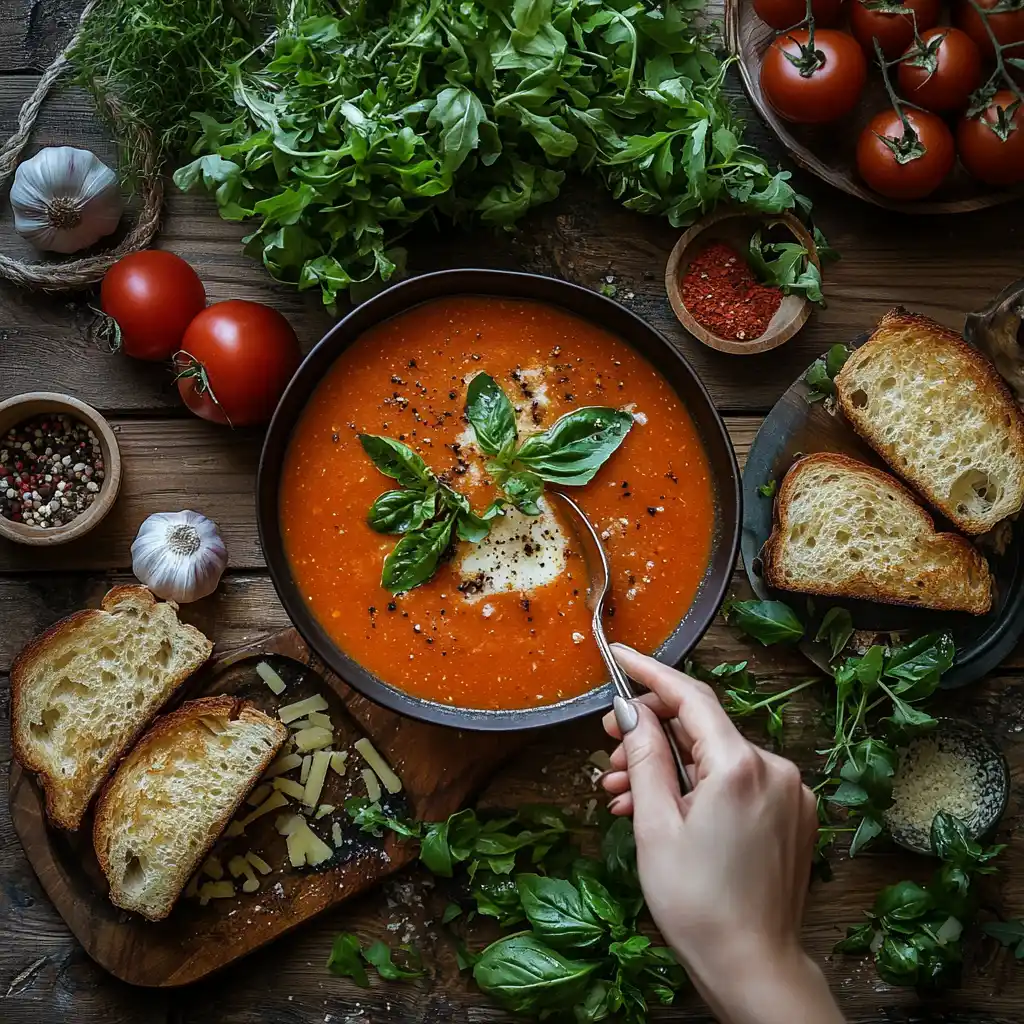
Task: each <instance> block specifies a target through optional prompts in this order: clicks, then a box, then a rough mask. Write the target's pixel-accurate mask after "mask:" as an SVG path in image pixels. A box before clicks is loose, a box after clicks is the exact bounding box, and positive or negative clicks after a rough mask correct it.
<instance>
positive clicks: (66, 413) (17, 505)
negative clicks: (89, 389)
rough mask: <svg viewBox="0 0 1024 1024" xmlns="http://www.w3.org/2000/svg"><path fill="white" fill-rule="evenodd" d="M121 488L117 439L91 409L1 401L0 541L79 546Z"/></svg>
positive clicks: (43, 396)
mask: <svg viewBox="0 0 1024 1024" xmlns="http://www.w3.org/2000/svg"><path fill="white" fill-rule="evenodd" d="M120 486H121V454H120V452H119V451H118V448H117V439H116V438H115V437H114V432H113V430H111V429H110V425H109V424H108V423H107V421H106V420H105V419H104V418H103V417H102V416H101V415H100V414H99V413H98V412H97V411H96V410H95V409H93V408H92V406H90V405H86V404H85V402H80V401H79V400H78V399H77V398H73V397H72V396H71V395H61V394H57V393H55V392H48V391H32V392H29V393H27V394H24V395H16V396H15V397H14V398H8V399H7V400H6V401H5V402H0V537H4V538H6V539H7V540H11V541H14V542H15V543H16V544H32V545H39V546H43V545H52V544H66V543H67V542H68V541H72V540H76V539H77V538H79V537H83V536H84V535H85V534H87V533H88V532H89V531H90V530H91V529H92V528H93V527H94V526H96V525H97V524H98V523H99V522H100V521H101V520H102V519H103V518H104V516H106V514H107V513H108V512H109V511H110V509H111V508H112V507H113V504H114V501H115V499H116V498H117V492H118V490H119V489H120Z"/></svg>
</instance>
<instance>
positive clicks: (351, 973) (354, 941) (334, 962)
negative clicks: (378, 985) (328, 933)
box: [327, 932, 370, 988]
mask: <svg viewBox="0 0 1024 1024" xmlns="http://www.w3.org/2000/svg"><path fill="white" fill-rule="evenodd" d="M327 969H328V970H329V971H330V972H331V973H332V974H337V975H338V976H339V977H342V978H351V979H352V980H353V981H354V982H355V983H356V984H357V985H359V986H360V987H361V988H368V987H369V984H370V979H369V978H368V977H367V976H366V968H365V967H364V966H363V960H362V957H361V956H360V945H359V937H358V936H356V935H353V934H352V933H351V932H342V933H341V934H340V935H338V936H337V937H336V938H335V940H334V944H333V945H332V946H331V955H330V957H329V958H328V960H327Z"/></svg>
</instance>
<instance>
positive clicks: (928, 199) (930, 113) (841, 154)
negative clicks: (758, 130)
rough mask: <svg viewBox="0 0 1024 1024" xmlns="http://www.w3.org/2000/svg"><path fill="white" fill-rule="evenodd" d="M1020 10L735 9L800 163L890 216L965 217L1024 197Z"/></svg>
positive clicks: (871, 3) (733, 30)
mask: <svg viewBox="0 0 1024 1024" xmlns="http://www.w3.org/2000/svg"><path fill="white" fill-rule="evenodd" d="M1008 2H1011V3H1012V0H905V2H904V3H900V0H895V2H890V0H811V2H810V3H809V4H808V3H807V2H806V0H727V3H726V19H725V30H726V41H727V43H728V46H729V48H730V50H731V51H732V52H733V53H734V54H735V55H736V56H737V57H738V58H739V61H738V63H739V68H740V74H741V77H742V79H743V83H744V85H745V87H746V89H747V92H748V94H749V96H750V99H751V102H752V103H753V104H754V106H755V107H756V108H757V110H758V112H759V113H760V114H761V116H762V117H763V118H764V120H765V121H766V122H767V123H768V125H769V127H770V128H771V129H772V130H773V131H774V132H775V134H776V135H777V136H778V138H779V140H780V141H781V142H782V143H783V145H784V146H785V147H786V148H787V150H788V151H789V152H790V154H791V155H792V157H793V159H794V160H795V161H796V162H797V163H798V164H800V166H802V167H804V168H806V169H807V170H809V171H811V172H813V173H814V174H817V175H818V176H819V177H820V178H822V179H824V180H825V181H827V182H829V183H830V184H832V185H834V186H836V187H837V188H840V189H842V190H843V191H844V192H847V193H849V194H850V195H854V196H857V197H858V198H860V199H864V200H866V201H867V202H870V203H874V204H876V205H878V206H883V207H886V208H889V209H897V210H901V211H904V212H907V213H959V212H965V211H968V210H977V209H981V208H983V207H987V206H994V205H996V204H998V203H1003V202H1007V201H1009V200H1011V199H1014V198H1018V197H1020V196H1021V195H1024V104H1022V103H1021V102H1020V96H1021V94H1022V90H1021V86H1020V84H1019V83H1020V82H1021V81H1024V75H1022V74H1021V72H1020V70H1019V69H1018V68H1017V66H1016V65H1015V64H1014V63H1013V60H1014V59H1017V58H1019V59H1021V60H1024V6H1020V7H1013V8H1012V9H1010V10H1003V8H1004V7H1005V6H1006V4H1007V3H1008ZM808 7H809V8H810V9H809V10H808ZM990 9H994V10H992V11H991V13H990Z"/></svg>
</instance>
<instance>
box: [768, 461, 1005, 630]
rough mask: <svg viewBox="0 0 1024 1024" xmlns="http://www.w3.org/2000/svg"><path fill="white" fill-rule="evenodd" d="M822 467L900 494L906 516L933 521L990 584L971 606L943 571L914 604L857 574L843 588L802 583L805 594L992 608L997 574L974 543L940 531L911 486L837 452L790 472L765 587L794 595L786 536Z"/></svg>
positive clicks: (938, 536)
mask: <svg viewBox="0 0 1024 1024" xmlns="http://www.w3.org/2000/svg"><path fill="white" fill-rule="evenodd" d="M818 465H828V466H831V467H833V468H835V469H836V470H837V471H839V472H846V473H855V474H858V475H862V476H867V477H870V478H873V479H874V480H875V481H877V482H878V483H879V484H881V485H882V486H884V487H887V488H890V489H892V490H893V491H895V492H896V493H897V494H898V496H899V497H900V498H901V499H902V500H903V501H904V502H905V503H906V504H905V509H906V511H908V512H909V511H911V507H912V510H913V512H914V513H915V514H917V515H920V516H922V517H923V518H924V520H926V521H927V524H928V527H929V529H930V530H932V531H933V535H934V538H935V540H936V541H937V542H941V543H943V544H945V545H947V546H948V547H949V549H950V551H951V552H952V553H953V556H954V558H957V559H959V560H961V564H963V565H964V566H970V567H971V568H973V570H974V571H975V572H976V573H977V574H978V575H979V576H980V578H981V579H982V581H983V582H985V583H986V587H985V588H984V589H985V593H986V596H985V598H984V599H980V598H979V599H978V600H976V601H974V602H972V603H971V604H970V605H969V606H968V605H965V604H962V603H958V602H956V601H953V600H950V599H949V597H948V596H947V595H948V593H949V591H950V589H952V588H950V587H947V586H944V585H943V584H944V583H945V581H946V580H949V581H954V580H956V579H957V578H958V574H957V573H955V572H954V570H952V569H950V570H948V571H947V572H943V571H942V570H938V572H937V573H936V574H935V576H934V578H933V579H932V580H931V581H930V585H929V586H927V587H925V588H924V589H922V591H921V593H920V600H916V601H913V600H908V599H906V598H903V597H901V596H899V595H895V594H892V593H891V592H887V591H886V590H885V587H884V585H883V584H882V582H880V581H879V579H878V578H877V576H876V575H875V574H873V573H871V572H868V571H865V572H859V573H854V574H853V575H851V576H850V577H848V578H847V579H846V580H845V581H844V582H843V583H842V584H838V583H836V582H832V581H828V580H822V581H820V582H819V583H817V584H802V585H801V586H800V588H799V593H806V594H815V595H820V596H822V597H849V598H859V599H861V600H867V601H878V602H881V603H883V604H896V605H904V606H907V607H916V608H921V607H926V608H933V609H936V610H938V611H967V612H970V613H971V614H974V615H983V614H984V613H985V612H987V611H988V610H989V609H990V608H991V606H992V575H991V572H990V571H989V568H988V563H987V562H986V561H985V559H984V557H983V556H982V555H981V553H980V552H979V551H978V550H977V548H975V547H974V545H973V544H971V542H970V541H968V540H967V539H965V538H964V537H961V536H960V535H959V534H957V533H938V532H935V520H934V519H933V518H932V517H931V516H930V515H929V514H928V512H927V510H926V509H924V508H923V507H922V506H921V504H920V503H919V501H918V499H917V497H916V495H914V493H913V492H912V491H910V490H909V489H908V488H907V487H905V486H904V485H903V484H902V483H901V482H900V481H899V480H897V479H896V478H895V477H893V476H890V475H889V474H888V473H885V472H883V471H882V470H880V469H876V468H875V467H874V466H868V465H866V464H865V463H863V462H858V461H857V460H856V459H853V458H850V457H849V456H848V455H840V454H838V453H835V452H818V453H815V454H813V455H805V456H803V457H802V458H799V459H797V460H796V461H795V462H794V463H793V465H792V466H790V468H789V470H788V471H787V473H786V476H785V478H784V479H783V481H782V486H781V487H780V488H779V493H778V495H777V496H776V499H775V505H774V508H773V516H772V518H773V524H772V532H771V535H770V536H769V537H768V540H767V541H765V544H764V546H763V547H762V549H761V564H762V570H763V574H764V579H765V582H766V583H767V584H768V585H769V586H770V587H774V588H776V589H780V590H794V589H795V588H794V587H793V586H791V585H790V583H789V581H788V579H787V577H786V574H785V572H784V570H783V565H782V563H783V559H784V557H785V549H786V534H787V532H788V529H789V508H790V503H791V501H792V498H793V492H794V490H795V489H796V487H797V486H798V485H799V482H800V476H801V474H802V473H803V472H804V471H806V470H808V469H810V468H812V467H815V466H818Z"/></svg>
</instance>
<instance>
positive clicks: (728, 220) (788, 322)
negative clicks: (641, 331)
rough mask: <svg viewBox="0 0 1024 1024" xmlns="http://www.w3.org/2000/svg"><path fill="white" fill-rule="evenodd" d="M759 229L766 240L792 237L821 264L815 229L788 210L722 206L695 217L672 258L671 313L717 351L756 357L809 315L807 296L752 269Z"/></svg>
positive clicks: (668, 274) (669, 267)
mask: <svg viewBox="0 0 1024 1024" xmlns="http://www.w3.org/2000/svg"><path fill="white" fill-rule="evenodd" d="M759 229H760V231H761V235H762V238H763V240H765V241H768V240H773V241H778V240H780V236H783V235H789V236H791V237H792V239H793V240H794V241H795V242H797V243H798V244H799V245H801V246H803V248H804V249H805V250H806V251H807V257H806V258H807V260H808V261H809V262H810V263H812V264H813V265H814V266H815V267H817V268H818V270H819V271H820V270H821V263H820V262H819V259H818V250H817V247H816V246H815V244H814V239H813V238H812V237H811V233H810V232H809V231H808V230H807V228H805V227H804V226H803V224H801V223H800V221H799V220H797V218H796V217H794V216H793V215H792V214H790V213H779V214H765V215H763V216H758V215H756V214H750V213H747V212H745V211H742V210H731V209H724V210H716V211H715V212H714V213H711V214H709V215H708V216H707V217H705V218H704V219H703V220H700V221H698V222H697V223H696V224H694V226H693V227H692V228H690V230H689V231H687V232H686V233H685V234H684V235H683V236H682V238H680V239H679V241H678V242H676V244H675V248H673V250H672V254H671V255H670V256H669V258H668V265H667V266H666V268H665V290H666V291H667V292H668V298H669V302H670V303H671V304H672V310H673V312H674V313H675V315H676V316H677V317H678V318H679V322H680V323H681V324H682V325H683V326H684V327H685V328H686V329H687V331H689V332H690V334H692V335H693V336H694V337H695V338H696V339H697V340H698V341H700V342H703V343H704V344H705V345H707V346H709V347H710V348H713V349H717V350H718V351H719V352H729V353H731V354H733V355H741V356H751V355H756V354H757V353H759V352H768V351H769V350H770V349H773V348H778V347H779V345H782V344H784V343H785V342H787V341H789V339H790V338H792V337H793V335H794V334H796V333H797V331H799V330H800V328H801V327H803V325H804V324H805V323H806V322H807V318H808V317H809V316H810V315H811V305H812V303H811V301H810V300H809V299H808V298H807V297H806V296H804V295H800V294H796V293H793V294H790V295H784V294H783V292H782V289H781V288H779V287H777V286H775V285H768V284H761V283H760V282H759V281H758V280H757V279H756V277H755V276H754V272H753V270H752V269H751V267H750V266H749V265H748V263H747V259H746V253H747V252H748V250H749V246H750V239H751V238H752V237H753V235H754V233H755V232H756V231H758V230H759ZM705 285H706V288H705ZM684 296H685V300H684ZM687 302H689V304H690V306H689V307H688V306H687V304H686V303H687Z"/></svg>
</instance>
